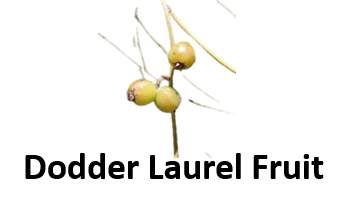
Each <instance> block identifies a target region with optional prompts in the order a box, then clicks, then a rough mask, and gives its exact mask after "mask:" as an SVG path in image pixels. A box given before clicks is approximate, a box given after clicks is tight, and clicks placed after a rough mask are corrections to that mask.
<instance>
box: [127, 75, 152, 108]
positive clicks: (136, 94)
mask: <svg viewBox="0 0 347 212" xmlns="http://www.w3.org/2000/svg"><path fill="white" fill-rule="evenodd" d="M156 94H157V88H156V87H155V85H154V84H153V82H151V81H148V80H146V79H139V80H136V81H135V82H133V83H131V85H130V86H129V88H128V92H127V95H128V100H129V101H133V102H134V103H135V104H137V105H140V106H142V105H147V104H149V103H151V102H153V100H154V99H155V96H156Z"/></svg>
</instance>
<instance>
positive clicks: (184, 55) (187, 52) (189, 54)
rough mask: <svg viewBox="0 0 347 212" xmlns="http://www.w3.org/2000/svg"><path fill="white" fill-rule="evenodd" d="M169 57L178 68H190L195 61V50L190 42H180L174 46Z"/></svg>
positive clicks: (170, 61) (171, 62)
mask: <svg viewBox="0 0 347 212" xmlns="http://www.w3.org/2000/svg"><path fill="white" fill-rule="evenodd" d="M168 58H169V63H170V64H171V65H173V66H174V67H175V68H176V69H179V70H182V69H188V68H190V67H191V66H192V65H193V64H194V63H195V51H194V48H193V47H192V45H190V44H189V43H188V42H179V43H176V44H175V45H173V46H172V48H171V49H170V52H169V54H168Z"/></svg>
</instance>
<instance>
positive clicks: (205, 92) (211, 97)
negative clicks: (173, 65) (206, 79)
mask: <svg viewBox="0 0 347 212" xmlns="http://www.w3.org/2000/svg"><path fill="white" fill-rule="evenodd" d="M182 76H183V77H184V79H186V80H187V81H188V82H189V83H190V84H192V85H193V86H194V87H195V88H196V89H198V90H199V91H200V92H202V93H203V94H205V95H206V96H208V97H210V98H211V99H213V100H214V101H216V102H219V101H218V100H217V99H215V98H213V97H212V96H210V95H208V94H207V93H206V92H205V91H203V90H201V89H200V88H199V87H198V86H196V85H195V84H194V83H193V82H192V81H190V80H189V79H188V78H187V77H186V76H185V75H184V74H182Z"/></svg>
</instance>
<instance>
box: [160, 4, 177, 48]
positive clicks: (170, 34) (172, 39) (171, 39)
mask: <svg viewBox="0 0 347 212" xmlns="http://www.w3.org/2000/svg"><path fill="white" fill-rule="evenodd" d="M161 3H162V4H163V7H164V12H165V18H166V24H167V28H168V30H169V36H170V44H171V47H172V46H173V45H175V42H174V38H173V33H172V26H171V20H170V15H169V11H168V9H169V8H168V6H167V5H166V2H165V0H161Z"/></svg>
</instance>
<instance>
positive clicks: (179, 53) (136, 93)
mask: <svg viewBox="0 0 347 212" xmlns="http://www.w3.org/2000/svg"><path fill="white" fill-rule="evenodd" d="M168 59H169V63H170V64H171V65H172V66H174V67H175V69H178V70H180V71H181V70H183V69H189V68H190V67H191V66H192V65H193V64H194V62H195V51H194V49H193V47H192V46H191V45H190V44H189V43H188V42H179V43H176V44H175V45H174V46H173V47H172V48H171V49H170V52H169V54H168ZM127 95H128V100H129V101H133V102H134V103H135V104H136V105H139V106H143V105H148V104H150V103H151V102H153V101H154V103H155V105H156V106H157V108H158V109H159V110H160V111H162V112H164V113H172V112H174V111H175V110H176V109H177V108H178V107H179V105H180V103H181V96H180V94H179V93H178V92H177V91H176V90H175V89H174V88H172V87H170V86H163V87H161V88H159V84H158V88H157V86H156V85H154V83H153V82H151V81H149V80H146V79H139V80H136V81H135V82H133V83H131V84H130V86H129V88H128V91H127Z"/></svg>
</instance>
